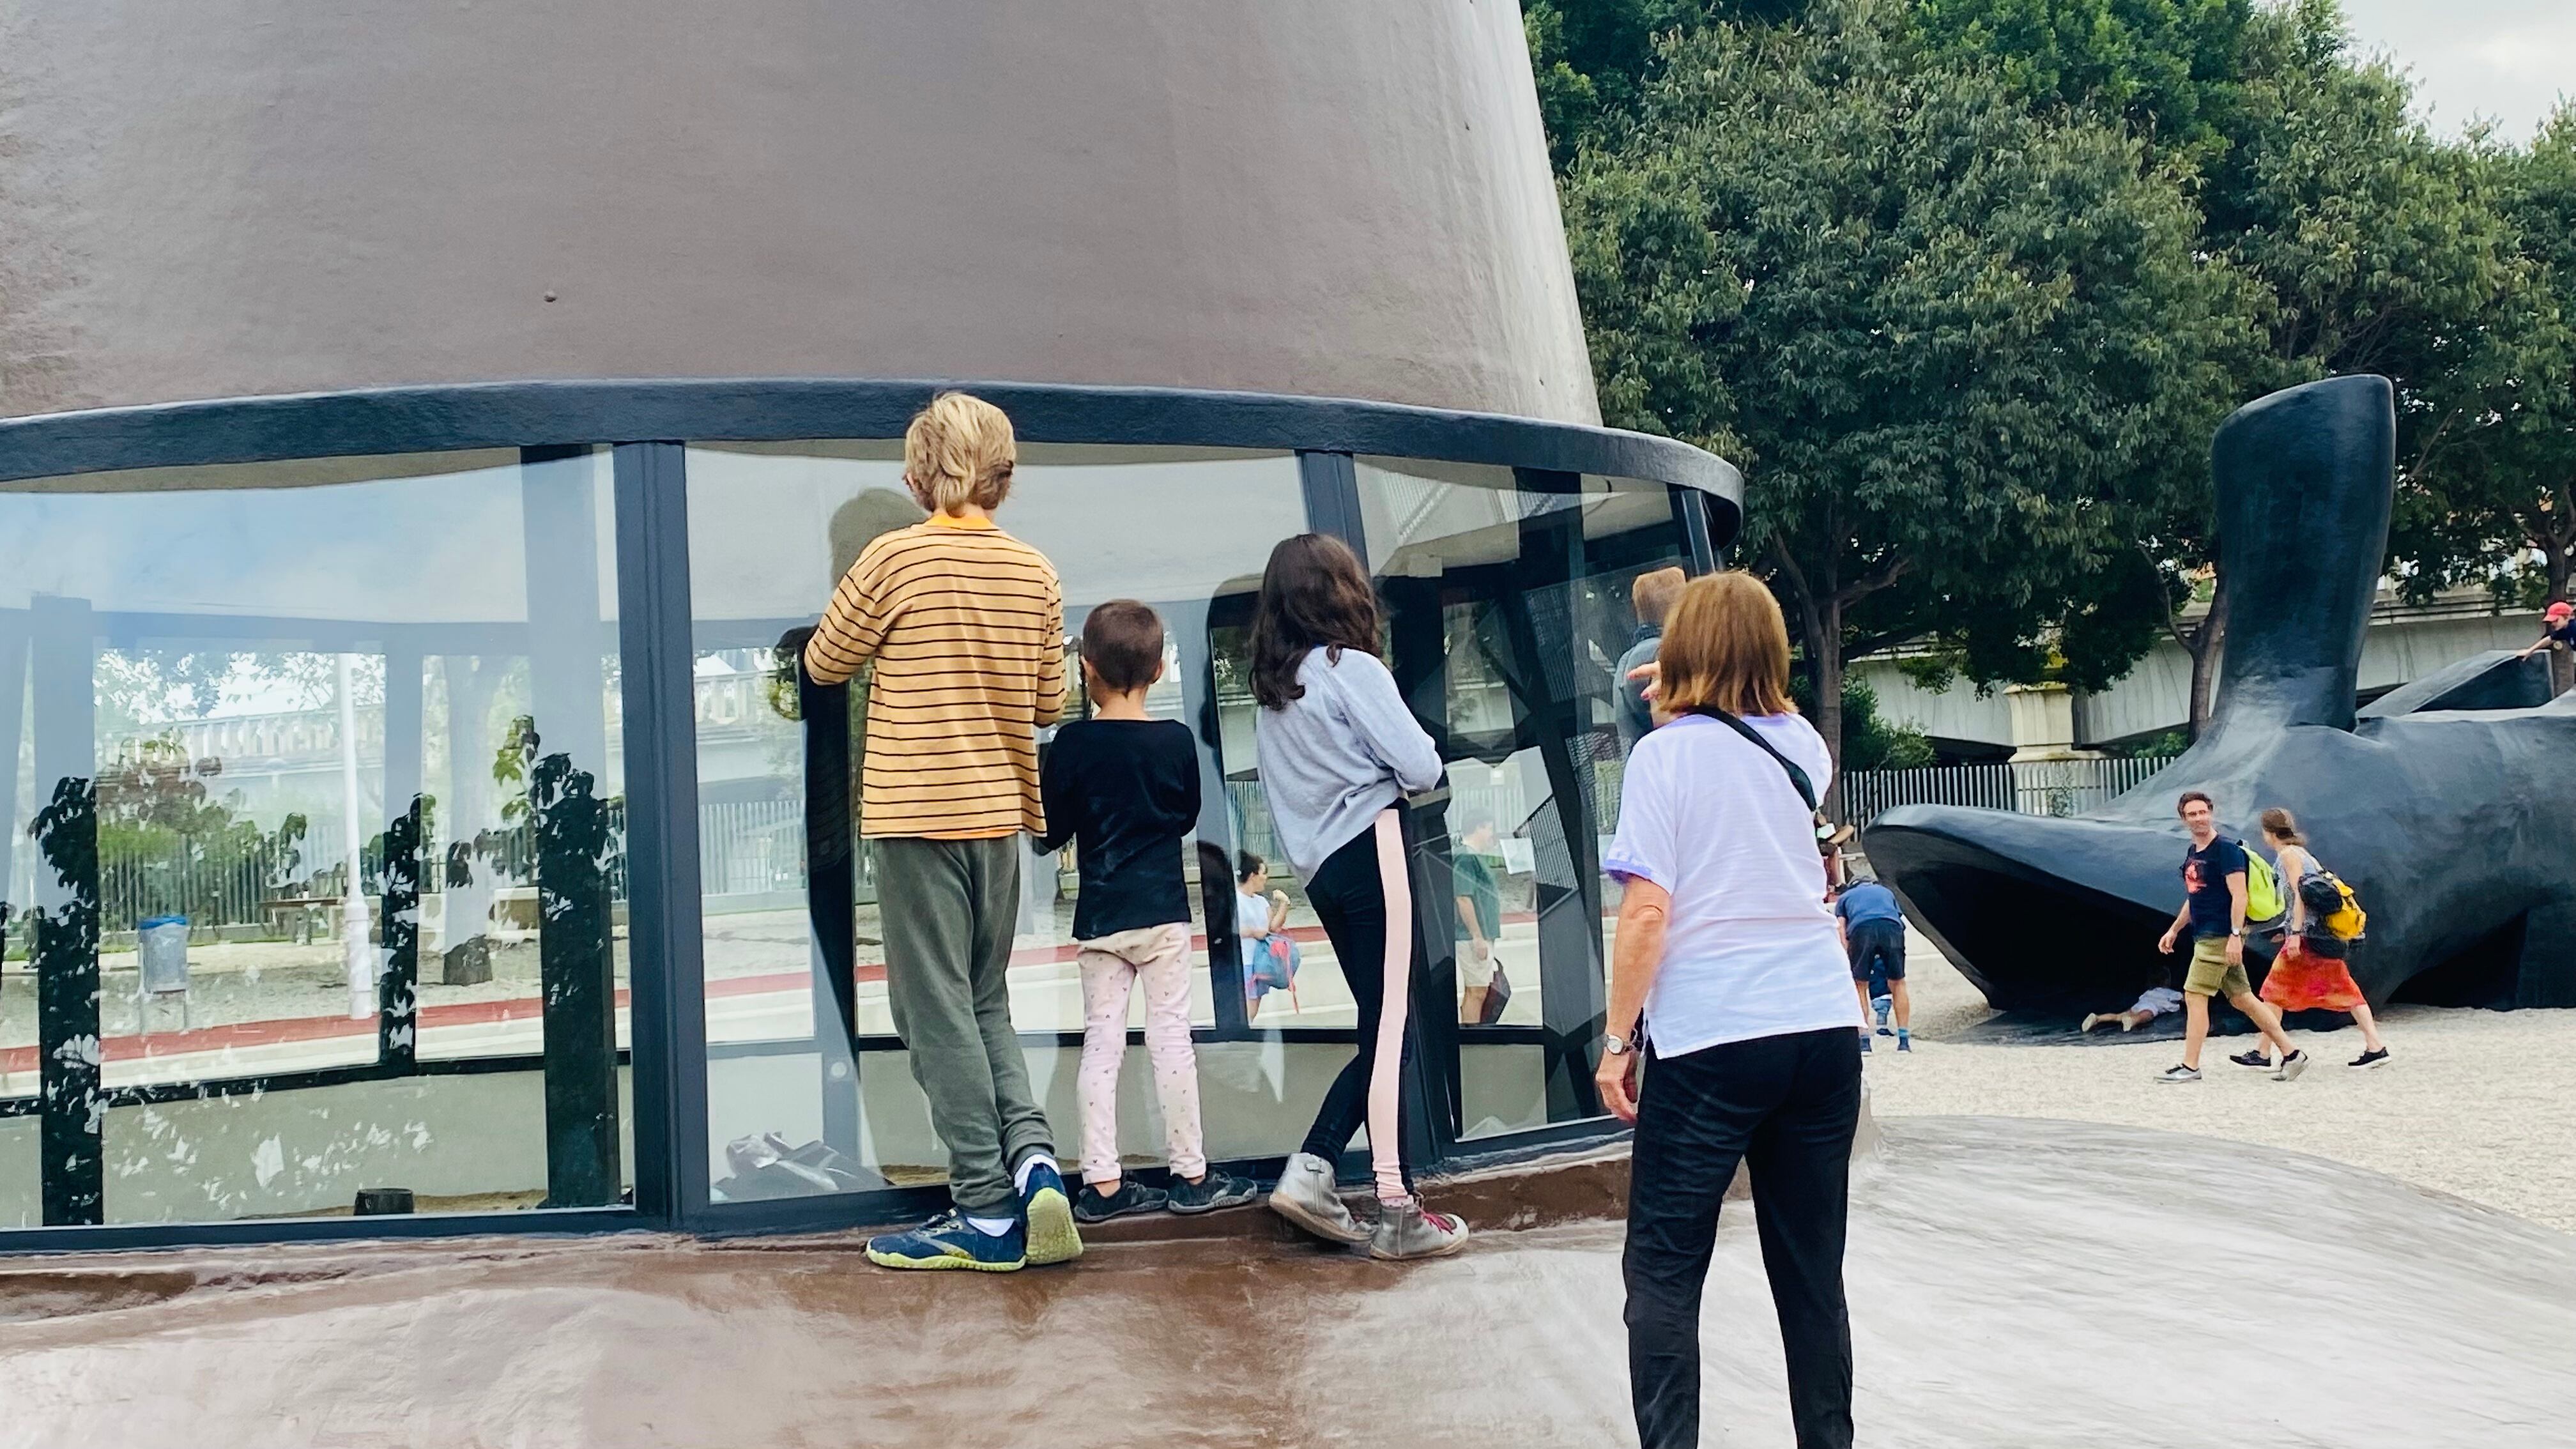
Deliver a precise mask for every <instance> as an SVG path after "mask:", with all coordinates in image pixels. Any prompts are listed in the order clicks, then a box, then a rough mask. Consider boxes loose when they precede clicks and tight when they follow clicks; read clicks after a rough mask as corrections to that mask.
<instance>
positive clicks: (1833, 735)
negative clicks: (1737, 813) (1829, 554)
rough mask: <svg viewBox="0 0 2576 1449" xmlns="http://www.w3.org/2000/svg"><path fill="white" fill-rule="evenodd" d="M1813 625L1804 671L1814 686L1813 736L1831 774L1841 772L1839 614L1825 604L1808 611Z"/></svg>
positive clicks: (1839, 607)
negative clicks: (1826, 756) (1809, 672)
mask: <svg viewBox="0 0 2576 1449" xmlns="http://www.w3.org/2000/svg"><path fill="white" fill-rule="evenodd" d="M1810 612H1811V615H1812V616H1813V618H1814V620H1815V622H1814V624H1813V625H1811V626H1810V628H1809V630H1808V635H1807V641H1806V644H1807V659H1808V661H1809V665H1808V667H1809V668H1810V670H1812V671H1813V675H1812V677H1813V678H1814V679H1815V682H1816V733H1818V734H1820V735H1823V736H1824V737H1825V751H1826V753H1827V754H1829V755H1830V756H1832V758H1833V762H1834V773H1835V774H1836V775H1838V776H1839V775H1840V774H1841V773H1842V768H1843V610H1842V605H1840V604H1837V603H1835V602H1833V601H1832V600H1827V601H1825V603H1824V604H1823V606H1822V607H1821V608H1819V609H1817V610H1812V611H1810Z"/></svg>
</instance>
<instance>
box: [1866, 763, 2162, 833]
mask: <svg viewBox="0 0 2576 1449" xmlns="http://www.w3.org/2000/svg"><path fill="white" fill-rule="evenodd" d="M2171 763H2172V759H2171V758H2170V757H2168V756H2145V757H2141V758H2137V759H2125V760H2040V761H2033V762H2031V763H2028V764H2018V765H1933V766H1928V767H1926V768H1923V769H1919V770H1855V771H1853V772H1852V773H1851V774H1849V775H1847V776H1845V777H1843V781H1842V784H1841V786H1840V789H1839V794H1840V795H1841V797H1842V802H1841V803H1842V810H1841V815H1842V818H1843V819H1844V820H1845V821H1846V822H1848V823H1850V824H1852V825H1856V826H1866V825H1868V824H1869V823H1870V822H1871V821H1873V820H1876V819H1877V818H1878V817H1879V816H1881V815H1883V814H1885V813H1886V812H1888V811H1890V810H1893V809H1895V808H1896V807H1897V806H1899V805H1973V806H1978V807H1981V808H1983V809H1987V810H2013V811H2018V812H2020V813H2021V814H2024V815H2060V816H2064V815H2081V814H2084V813H2086V812H2087V811H2090V810H2095V809H2098V808H2100V807H2101V806H2103V805H2105V804H2108V803H2109V802H2110V801H2111V800H2112V798H2113V797H2115V796H2118V795H2122V794H2125V793H2127V792H2128V791H2130V790H2133V789H2136V788H2137V787H2138V786H2140V785H2142V784H2144V783H2146V782H2147V780H2148V779H2150V778H2151V777H2153V776H2154V775H2155V773H2156V772H2157V771H2158V770H2161V769H2163V768H2164V767H2165V766H2166V765H2169V764H2171Z"/></svg>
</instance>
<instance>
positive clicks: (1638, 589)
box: [1618, 568, 1690, 751]
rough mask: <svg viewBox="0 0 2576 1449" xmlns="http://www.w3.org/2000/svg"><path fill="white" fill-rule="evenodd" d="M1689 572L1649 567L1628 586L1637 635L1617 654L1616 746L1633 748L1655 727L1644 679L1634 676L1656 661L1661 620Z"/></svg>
mask: <svg viewBox="0 0 2576 1449" xmlns="http://www.w3.org/2000/svg"><path fill="white" fill-rule="evenodd" d="M1688 582H1690V575H1688V574H1685V573H1683V572H1682V571H1681V570H1680V569H1677V568H1670V569H1650V570H1648V571H1646V572H1645V573H1642V574H1639V575H1637V577H1636V581H1635V582H1633V583H1631V584H1629V585H1628V604H1629V607H1630V608H1632V609H1634V610H1635V611H1636V615H1637V633H1636V637H1634V638H1633V639H1631V640H1630V641H1629V642H1628V652H1627V653H1625V654H1622V655H1620V656H1619V672H1618V680H1619V747H1620V749H1621V750H1623V751H1625V750H1633V749H1635V748H1636V747H1637V741H1639V740H1641V739H1644V738H1645V737H1646V731H1648V730H1650V729H1653V728H1654V727H1655V720H1654V715H1653V712H1652V711H1651V710H1650V709H1649V708H1648V706H1647V704H1646V684H1645V681H1644V680H1642V679H1639V678H1637V677H1636V675H1637V673H1638V671H1639V670H1642V669H1643V668H1645V666H1647V665H1649V664H1652V663H1654V662H1655V645H1656V642H1657V641H1658V640H1660V639H1662V638H1663V637H1664V620H1665V619H1666V618H1668V617H1670V616H1671V614H1672V612H1673V601H1674V600H1675V599H1678V598H1680V597H1681V596H1682V585H1684V584H1686V583H1688Z"/></svg>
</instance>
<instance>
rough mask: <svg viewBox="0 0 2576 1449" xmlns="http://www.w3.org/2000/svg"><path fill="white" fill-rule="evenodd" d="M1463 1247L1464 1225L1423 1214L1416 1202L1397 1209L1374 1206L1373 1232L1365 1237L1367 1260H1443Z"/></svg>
mask: <svg viewBox="0 0 2576 1449" xmlns="http://www.w3.org/2000/svg"><path fill="white" fill-rule="evenodd" d="M1466 1243H1467V1224H1466V1223H1465V1222H1464V1221H1462V1220H1461V1219H1458V1218H1453V1217H1451V1216H1449V1215H1448V1214H1446V1213H1435V1212H1430V1211H1427V1210H1425V1209H1424V1207H1423V1206H1422V1202H1421V1200H1420V1199H1419V1198H1417V1199H1415V1200H1414V1201H1412V1202H1409V1203H1406V1204H1404V1205H1403V1206H1401V1207H1397V1206H1394V1205H1392V1204H1388V1203H1380V1204H1378V1209H1377V1229H1376V1231H1374V1232H1372V1233H1370V1234H1369V1256H1370V1257H1372V1258H1386V1259H1390V1260H1393V1261H1399V1262H1400V1261H1402V1260H1404V1259H1407V1258H1444V1257H1447V1256H1448V1255H1449V1254H1451V1253H1454V1252H1456V1251H1458V1250H1459V1249H1460V1248H1462V1247H1464V1246H1466Z"/></svg>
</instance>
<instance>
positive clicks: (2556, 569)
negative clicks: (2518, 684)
mask: <svg viewBox="0 0 2576 1449" xmlns="http://www.w3.org/2000/svg"><path fill="white" fill-rule="evenodd" d="M2568 547H2569V545H2568V544H2566V543H2561V542H2559V541H2558V540H2556V539H2552V540H2550V542H2549V546H2548V553H2549V598H2550V601H2551V602H2552V603H2555V602H2557V601H2558V600H2560V599H2564V598H2566V597H2567V580H2568V574H2569V572H2570V571H2571V570H2570V564H2569V559H2568V556H2567V552H2568ZM2546 657H2547V658H2548V660H2549V692H2550V694H2551V695H2552V696H2556V695H2561V694H2565V693H2566V692H2567V691H2568V690H2569V689H2571V688H2576V654H2571V653H2569V652H2568V651H2566V650H2564V649H2552V650H2550V651H2549V652H2548V654H2547V656H2546Z"/></svg>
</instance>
